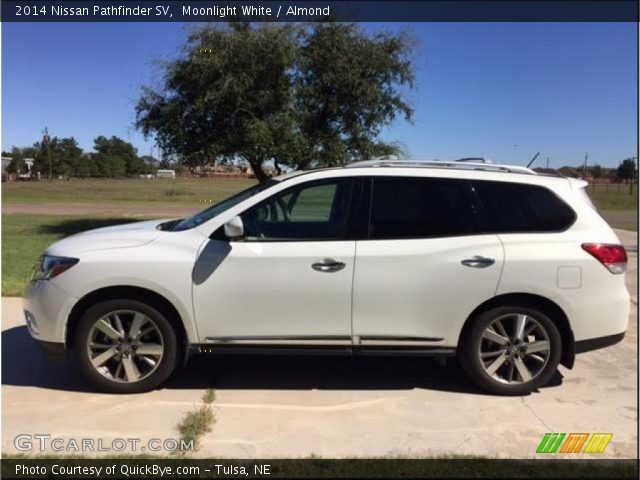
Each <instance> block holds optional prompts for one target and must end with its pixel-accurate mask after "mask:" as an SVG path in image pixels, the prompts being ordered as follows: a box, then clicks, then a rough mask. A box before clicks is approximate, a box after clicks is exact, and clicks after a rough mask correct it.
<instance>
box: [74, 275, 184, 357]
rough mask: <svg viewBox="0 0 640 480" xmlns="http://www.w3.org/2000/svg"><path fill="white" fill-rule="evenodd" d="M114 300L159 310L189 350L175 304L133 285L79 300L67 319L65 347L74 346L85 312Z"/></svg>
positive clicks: (113, 287) (96, 292)
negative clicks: (98, 304)
mask: <svg viewBox="0 0 640 480" xmlns="http://www.w3.org/2000/svg"><path fill="white" fill-rule="evenodd" d="M114 299H127V300H138V301H140V302H144V303H147V304H149V305H151V306H153V307H154V308H156V309H158V310H159V311H160V312H161V313H163V314H164V315H165V316H166V317H167V320H169V322H170V323H171V324H172V325H173V326H174V328H175V331H176V334H177V336H178V339H179V342H180V344H181V345H182V346H183V348H184V350H183V351H186V350H187V347H188V343H189V340H188V335H187V332H186V329H185V326H184V321H183V319H182V317H181V315H180V313H179V312H178V309H177V308H176V307H175V306H174V305H173V303H171V302H170V301H169V300H168V299H167V298H165V297H164V296H162V295H160V294H159V293H157V292H154V291H153V290H149V289H146V288H143V287H137V286H132V285H119V286H110V287H103V288H99V289H97V290H93V291H91V292H89V293H87V294H86V295H84V296H83V297H82V298H81V299H80V300H78V301H77V302H76V304H75V305H74V306H73V308H72V309H71V312H70V313H69V317H68V318H67V325H66V331H65V345H66V346H67V348H69V346H70V345H72V344H73V338H74V335H75V333H76V331H77V327H78V323H79V321H80V318H82V315H83V314H84V312H86V311H87V309H88V308H90V307H91V306H92V305H95V304H96V303H98V302H102V301H105V300H114Z"/></svg>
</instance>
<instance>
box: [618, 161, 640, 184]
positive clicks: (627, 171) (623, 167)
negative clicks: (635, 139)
mask: <svg viewBox="0 0 640 480" xmlns="http://www.w3.org/2000/svg"><path fill="white" fill-rule="evenodd" d="M616 173H617V177H618V178H620V179H622V180H631V179H632V178H636V176H637V174H638V172H637V170H636V162H635V160H634V159H633V158H627V159H625V160H623V161H622V162H620V165H618V170H617V172H616Z"/></svg>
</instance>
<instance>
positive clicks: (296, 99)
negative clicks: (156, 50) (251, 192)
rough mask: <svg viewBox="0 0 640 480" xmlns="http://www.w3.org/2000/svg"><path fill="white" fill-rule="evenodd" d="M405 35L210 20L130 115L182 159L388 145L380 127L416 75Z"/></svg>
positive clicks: (252, 160) (327, 157) (361, 154)
mask: <svg viewBox="0 0 640 480" xmlns="http://www.w3.org/2000/svg"><path fill="white" fill-rule="evenodd" d="M412 46H413V42H412V38H411V37H410V36H409V35H406V34H399V35H394V34H390V33H384V32H379V33H375V34H367V33H366V32H364V31H363V30H362V29H361V28H360V27H358V26H356V25H354V24H343V23H326V24H314V25H305V26H299V25H292V24H286V25H273V24H261V25H258V26H254V25H251V24H248V23H230V24H228V25H223V26H220V25H218V24H216V25H207V26H204V27H199V28H197V29H195V30H193V31H192V32H191V34H190V35H189V37H188V39H187V42H186V44H185V45H184V47H183V52H182V54H181V55H180V56H179V57H178V58H177V59H175V60H173V61H168V62H164V63H163V64H162V67H161V71H162V74H163V77H162V82H161V83H160V85H159V86H155V87H152V86H146V87H143V90H142V94H141V97H140V99H139V101H138V103H137V106H136V124H137V126H138V127H139V128H140V129H141V130H142V132H143V133H144V134H145V135H147V136H154V137H155V139H156V142H157V143H158V145H159V146H160V147H161V148H162V149H163V151H164V152H165V154H169V155H177V156H178V157H179V158H180V159H181V160H182V161H183V162H184V163H186V164H187V165H202V164H204V163H209V162H217V161H231V160H236V159H241V160H244V161H246V162H248V163H249V165H250V166H251V168H252V169H253V171H254V173H255V175H256V177H257V178H258V180H260V181H264V180H265V179H267V178H268V177H267V175H266V173H265V171H264V164H265V162H267V161H273V162H274V164H275V166H276V169H279V167H280V166H281V165H289V166H292V167H309V166H320V165H323V166H324V165H342V164H345V163H347V162H350V161H353V160H359V159H365V158H369V157H371V156H376V155H382V154H389V153H395V152H397V151H398V150H399V148H398V146H397V145H394V144H390V143H385V142H383V141H381V140H380V138H379V135H380V132H381V129H382V128H383V127H384V126H385V125H388V124H390V123H391V122H393V121H394V120H395V119H396V117H397V116H399V115H401V116H403V117H404V118H405V119H407V120H411V118H412V114H413V111H412V109H411V107H410V105H409V103H408V101H407V100H406V98H405V97H406V95H407V92H408V90H409V89H410V88H411V87H412V85H413V78H414V75H413V68H412V64H411V51H412Z"/></svg>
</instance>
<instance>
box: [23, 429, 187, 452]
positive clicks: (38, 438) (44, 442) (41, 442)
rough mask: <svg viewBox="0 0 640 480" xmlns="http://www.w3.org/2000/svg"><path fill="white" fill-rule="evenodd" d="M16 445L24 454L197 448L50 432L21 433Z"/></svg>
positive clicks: (162, 440) (169, 441) (179, 442)
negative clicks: (36, 452) (35, 452)
mask: <svg viewBox="0 0 640 480" xmlns="http://www.w3.org/2000/svg"><path fill="white" fill-rule="evenodd" d="M13 445H14V447H15V448H16V450H18V451H20V452H29V451H32V450H39V451H41V452H46V451H49V450H50V451H54V452H125V451H130V452H161V451H168V452H176V451H191V450H193V449H194V443H193V439H191V440H188V441H187V440H184V439H182V438H180V439H176V438H151V439H149V440H146V441H144V442H143V441H142V440H141V439H140V438H132V437H128V438H113V439H110V440H105V439H102V438H98V439H95V438H62V437H52V436H51V435H49V434H48V433H35V434H20V435H17V436H16V437H15V438H14V440H13Z"/></svg>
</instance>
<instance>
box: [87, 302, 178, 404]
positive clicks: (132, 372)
mask: <svg viewBox="0 0 640 480" xmlns="http://www.w3.org/2000/svg"><path fill="white" fill-rule="evenodd" d="M177 349H178V342H177V338H176V333H175V330H174V328H173V326H172V325H171V323H170V322H169V321H168V319H167V318H166V317H165V315H164V314H162V313H161V312H160V311H158V310H156V309H155V308H153V307H152V306H150V305H147V304H146V303H143V302H139V301H136V300H108V301H104V302H100V303H98V304H96V305H93V306H92V307H90V308H89V309H88V310H87V311H86V312H85V313H84V315H83V316H82V318H81V319H80V324H79V326H78V329H77V332H76V335H75V339H74V350H75V353H76V355H77V357H78V360H79V362H80V366H81V369H82V371H83V373H84V374H85V376H86V377H87V378H88V379H89V381H90V382H91V383H92V384H93V385H95V386H96V387H97V388H98V389H100V390H102V391H105V392H110V393H138V392H145V391H148V390H152V389H154V388H156V387H158V386H159V385H160V384H162V383H163V382H164V381H165V380H166V379H167V378H168V377H169V375H171V372H173V370H174V368H175V366H176V359H177V358H178V352H177Z"/></svg>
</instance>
